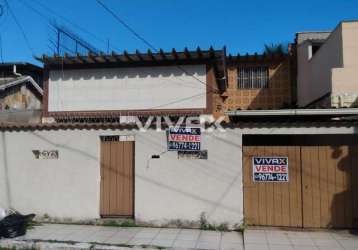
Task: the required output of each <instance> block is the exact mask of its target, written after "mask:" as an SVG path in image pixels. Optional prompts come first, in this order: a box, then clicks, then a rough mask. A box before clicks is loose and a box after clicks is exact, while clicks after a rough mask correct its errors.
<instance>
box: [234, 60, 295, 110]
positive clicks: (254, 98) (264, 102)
mask: <svg viewBox="0 0 358 250" xmlns="http://www.w3.org/2000/svg"><path fill="white" fill-rule="evenodd" d="M269 72H270V76H269V77H270V78H269V87H268V88H261V89H244V90H239V91H242V93H243V94H244V95H246V94H245V92H248V93H249V96H247V97H245V96H240V97H239V98H249V100H248V101H249V103H248V105H245V106H247V109H274V108H277V109H281V108H289V107H291V106H292V105H291V102H292V98H291V82H290V77H289V61H288V60H286V61H283V62H282V63H279V64H273V65H270V66H269ZM245 103H246V102H245ZM245 106H243V107H242V108H243V109H245Z"/></svg>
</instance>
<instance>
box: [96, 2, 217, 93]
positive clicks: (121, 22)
mask: <svg viewBox="0 0 358 250" xmlns="http://www.w3.org/2000/svg"><path fill="white" fill-rule="evenodd" d="M96 2H97V3H98V4H99V5H100V6H102V8H103V9H105V10H106V11H107V12H108V13H109V14H110V15H111V16H112V17H114V19H116V20H117V21H118V22H119V23H120V24H122V25H123V26H124V27H125V28H126V29H127V30H128V31H129V32H131V33H132V34H133V35H134V36H135V37H136V38H137V39H139V40H140V41H142V42H143V43H144V44H146V45H147V46H148V47H149V48H151V49H152V50H154V51H155V52H156V53H158V52H159V50H158V49H157V48H156V47H155V46H154V45H153V44H152V43H150V42H149V41H148V40H147V39H145V38H144V37H143V36H142V35H140V34H139V33H138V32H137V31H135V30H134V29H133V28H132V27H131V26H130V25H129V24H127V23H126V22H125V21H124V20H123V19H122V18H120V17H119V16H118V15H117V14H116V13H115V12H114V11H112V10H111V9H110V8H109V7H108V6H107V5H105V4H104V3H103V2H102V1H101V0H96ZM176 67H177V68H179V69H180V70H181V71H183V72H184V73H185V74H187V75H189V76H191V77H192V78H194V79H195V80H197V81H198V82H199V83H201V84H204V85H205V86H207V87H209V86H208V85H207V83H206V82H203V81H202V80H200V79H199V78H197V77H196V76H194V75H191V74H189V72H187V71H186V70H185V69H184V68H183V67H181V66H180V65H176ZM210 88H212V87H210ZM210 91H212V92H215V93H216V92H217V91H218V89H217V88H214V90H210Z"/></svg>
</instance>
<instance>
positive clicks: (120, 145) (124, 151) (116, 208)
mask: <svg viewBox="0 0 358 250" xmlns="http://www.w3.org/2000/svg"><path fill="white" fill-rule="evenodd" d="M133 208H134V142H133V141H120V140H119V136H108V137H101V201H100V213H101V216H102V217H115V216H125V217H132V216H133V210H134V209H133Z"/></svg>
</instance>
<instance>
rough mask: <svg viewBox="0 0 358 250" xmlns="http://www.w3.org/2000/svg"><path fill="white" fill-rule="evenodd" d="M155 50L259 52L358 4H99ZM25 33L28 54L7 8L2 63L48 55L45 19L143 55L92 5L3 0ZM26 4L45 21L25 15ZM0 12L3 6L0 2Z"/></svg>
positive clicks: (325, 24) (355, 14)
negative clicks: (223, 48) (67, 20)
mask: <svg viewBox="0 0 358 250" xmlns="http://www.w3.org/2000/svg"><path fill="white" fill-rule="evenodd" d="M102 1H103V2H104V3H105V4H106V5H107V6H109V7H110V8H111V9H112V10H113V11H114V12H116V13H117V14H118V15H119V16H120V17H121V18H122V19H124V20H125V21H126V22H127V23H128V24H130V25H131V26H132V27H133V28H134V29H135V30H136V31H137V32H138V33H140V34H141V35H142V36H143V37H145V38H146V39H147V40H148V41H150V42H151V43H152V44H154V45H155V46H156V47H157V48H163V49H164V50H170V49H171V48H173V47H174V48H176V49H178V50H182V49H183V48H184V47H188V48H189V49H195V48H196V47H197V46H200V47H201V48H203V49H205V48H208V47H210V46H211V45H212V46H213V47H214V48H222V47H223V46H224V45H226V46H227V49H228V52H229V53H231V54H237V53H238V52H239V53H241V54H244V53H246V52H248V53H254V52H262V49H263V46H264V44H268V43H277V42H292V41H293V40H294V35H295V33H296V32H299V31H316V30H323V31H325V30H332V29H333V28H334V27H335V26H336V25H337V24H338V22H339V21H340V20H352V19H358V11H357V10H358V1H357V0H330V1H327V0H325V1H323V0H316V1H315V0H311V1H309V0H301V1H282V0H279V1H261V0H260V1H259V0H250V1H241V0H205V1H204V0H102ZM8 3H9V4H10V7H11V10H12V11H13V12H14V14H15V15H16V17H17V19H18V21H19V23H20V24H21V26H22V27H23V29H24V31H25V33H26V36H27V37H28V41H29V43H30V46H31V47H32V48H33V52H31V50H30V49H29V48H28V46H27V44H26V42H25V40H24V38H23V36H22V34H21V32H20V30H19V28H18V26H17V25H16V23H15V22H14V20H13V18H12V16H11V14H10V12H9V10H8V9H6V8H5V9H4V10H3V14H2V16H0V34H1V41H2V57H3V60H4V61H29V62H33V63H36V64H38V62H36V61H35V60H34V59H33V53H34V54H36V55H42V54H44V53H45V54H46V53H49V52H50V49H49V48H48V46H49V39H50V38H54V35H53V32H52V31H51V29H50V26H49V24H48V20H52V21H54V20H56V22H57V23H60V24H63V25H65V26H66V27H68V28H69V29H71V30H73V31H75V32H76V33H77V34H78V35H79V36H80V37H82V38H83V39H84V40H86V41H88V42H89V43H91V44H92V45H94V46H95V47H97V48H99V49H101V50H103V51H106V50H107V45H106V42H105V41H106V40H107V39H109V40H110V45H111V47H112V48H116V49H117V51H118V52H122V51H123V50H127V51H130V52H131V51H134V50H135V49H139V50H140V51H146V50H147V49H148V48H147V47H146V45H145V44H143V43H142V42H141V41H139V40H138V39H137V38H135V37H134V36H133V35H132V34H131V33H130V32H128V31H127V30H126V29H125V28H124V27H123V26H121V25H120V24H119V23H118V22H116V20H115V19H113V17H111V16H110V15H109V14H108V13H107V12H105V10H104V9H103V8H102V7H100V5H98V3H96V1H95V0H60V1H59V0H8ZM24 3H26V4H27V5H30V6H32V8H33V9H36V10H37V11H38V12H41V13H42V15H44V16H45V17H42V16H40V15H39V14H38V13H36V12H34V11H33V10H31V9H30V8H29V7H28V6H26V4H24ZM39 3H40V4H41V3H42V4H43V5H45V6H47V7H48V8H50V9H52V10H54V11H55V12H56V13H58V14H60V15H61V16H63V17H65V18H67V19H69V20H70V21H71V22H73V23H76V24H77V25H78V26H80V27H83V28H85V29H86V30H88V31H90V32H91V33H94V34H96V37H99V38H101V39H97V38H94V37H93V36H91V35H89V34H87V33H85V32H83V31H82V30H79V29H78V28H77V27H76V26H73V25H72V24H69V23H67V22H65V21H64V20H63V19H61V18H59V17H58V16H56V15H54V14H53V13H52V12H49V11H47V10H46V9H44V8H43V7H42V6H41V5H40V4H39ZM0 4H1V5H2V6H4V5H5V0H0Z"/></svg>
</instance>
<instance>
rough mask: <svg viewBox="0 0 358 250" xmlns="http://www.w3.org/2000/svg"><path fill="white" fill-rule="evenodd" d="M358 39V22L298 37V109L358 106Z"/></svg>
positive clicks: (346, 23)
mask: <svg viewBox="0 0 358 250" xmlns="http://www.w3.org/2000/svg"><path fill="white" fill-rule="evenodd" d="M357 37H358V22H357V21H342V22H340V23H339V24H338V26H337V27H336V28H335V29H334V30H333V31H332V32H300V33H297V34H296V42H295V44H296V45H295V46H296V47H297V71H298V74H297V90H298V91H297V104H298V106H300V107H324V108H330V107H334V108H344V107H357V97H358V93H357V84H358V82H357V79H358V78H357V73H356V72H357V69H358V60H357V55H358V45H357V43H356V39H357Z"/></svg>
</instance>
